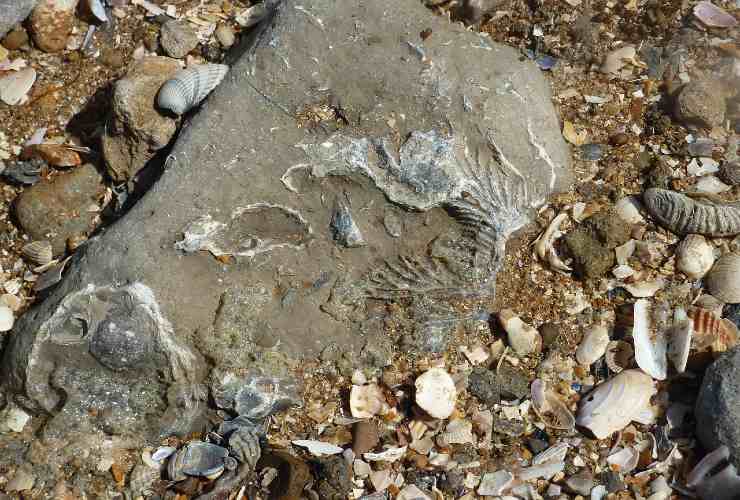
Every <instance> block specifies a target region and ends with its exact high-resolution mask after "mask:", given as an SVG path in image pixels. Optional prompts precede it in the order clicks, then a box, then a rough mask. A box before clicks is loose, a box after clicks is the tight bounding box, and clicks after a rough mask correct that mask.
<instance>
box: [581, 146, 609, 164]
mask: <svg viewBox="0 0 740 500" xmlns="http://www.w3.org/2000/svg"><path fill="white" fill-rule="evenodd" d="M603 156H604V146H603V145H602V144H584V145H583V146H581V158H583V159H584V160H586V161H598V160H600V159H601V158H602V157H603Z"/></svg>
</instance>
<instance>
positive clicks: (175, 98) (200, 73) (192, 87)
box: [157, 64, 229, 115]
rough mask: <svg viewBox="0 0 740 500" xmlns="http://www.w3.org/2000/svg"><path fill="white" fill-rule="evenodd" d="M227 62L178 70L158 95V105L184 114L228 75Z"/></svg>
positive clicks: (178, 113)
mask: <svg viewBox="0 0 740 500" xmlns="http://www.w3.org/2000/svg"><path fill="white" fill-rule="evenodd" d="M228 70H229V67H228V66H226V65H225V64H200V65H197V66H192V67H190V68H187V69H184V70H181V71H178V72H177V73H175V75H174V76H173V77H172V78H171V79H169V80H167V81H166V82H165V83H164V85H162V88H160V89H159V94H158V95H157V105H159V107H160V108H162V109H167V110H170V111H172V112H173V113H175V114H176V115H182V114H184V113H186V112H187V111H189V110H191V109H192V108H194V107H195V106H197V105H198V104H200V103H201V101H203V99H205V98H206V97H207V96H208V94H210V93H211V91H212V90H213V89H215V88H216V87H217V86H218V84H219V83H221V80H223V79H224V76H226V72H227V71H228Z"/></svg>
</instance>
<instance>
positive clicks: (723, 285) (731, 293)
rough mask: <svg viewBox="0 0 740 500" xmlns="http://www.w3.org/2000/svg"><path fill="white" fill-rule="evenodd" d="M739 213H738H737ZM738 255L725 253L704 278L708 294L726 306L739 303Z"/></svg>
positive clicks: (739, 270)
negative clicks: (726, 304) (725, 303)
mask: <svg viewBox="0 0 740 500" xmlns="http://www.w3.org/2000/svg"><path fill="white" fill-rule="evenodd" d="M739 213H740V212H739ZM738 277H740V254H737V253H727V254H725V255H723V256H722V257H720V258H719V259H718V260H717V262H715V264H714V266H713V267H712V269H711V270H710V271H709V274H707V277H706V280H705V281H706V286H707V290H709V293H711V294H712V295H713V296H714V297H717V298H718V299H719V300H721V301H723V302H727V303H728V304H738V303H740V279H738Z"/></svg>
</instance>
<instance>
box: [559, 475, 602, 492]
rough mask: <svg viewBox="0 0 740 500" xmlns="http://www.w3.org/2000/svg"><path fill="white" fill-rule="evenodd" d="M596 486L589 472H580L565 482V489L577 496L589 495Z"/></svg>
mask: <svg viewBox="0 0 740 500" xmlns="http://www.w3.org/2000/svg"><path fill="white" fill-rule="evenodd" d="M595 485H596V483H595V482H594V478H593V476H592V475H591V472H589V471H585V470H584V471H581V472H579V473H577V474H574V475H572V476H570V477H569V478H568V479H566V480H565V486H566V488H567V489H568V490H569V491H570V492H571V493H575V494H577V495H584V496H585V495H590V494H591V490H592V489H593V487H594V486H595Z"/></svg>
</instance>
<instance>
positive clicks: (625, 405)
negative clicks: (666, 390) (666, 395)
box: [576, 370, 655, 439]
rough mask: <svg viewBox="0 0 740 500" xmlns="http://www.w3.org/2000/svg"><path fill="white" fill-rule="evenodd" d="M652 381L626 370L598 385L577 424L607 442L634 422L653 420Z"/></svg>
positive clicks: (588, 398)
mask: <svg viewBox="0 0 740 500" xmlns="http://www.w3.org/2000/svg"><path fill="white" fill-rule="evenodd" d="M653 394H655V387H654V385H653V380H652V378H650V376H649V375H646V374H645V373H643V372H641V371H640V370H624V371H623V372H621V373H619V374H618V375H616V376H615V377H613V378H611V379H609V380H607V381H606V382H604V383H602V384H600V385H598V386H597V387H596V388H595V389H594V390H592V391H591V392H590V393H589V394H588V396H587V397H585V398H584V399H583V400H582V403H581V407H580V409H579V410H578V416H577V418H576V424H577V425H579V426H581V427H584V428H586V429H588V430H589V431H591V433H592V434H593V435H594V436H596V438H597V439H604V438H606V437H608V436H610V435H611V434H612V433H614V432H616V431H619V430H622V429H624V428H625V427H626V426H627V425H628V424H629V423H630V422H631V421H633V420H636V421H638V422H645V421H649V420H650V418H651V417H653V418H654V414H653V412H652V407H651V406H650V398H651V397H652V395H653Z"/></svg>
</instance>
